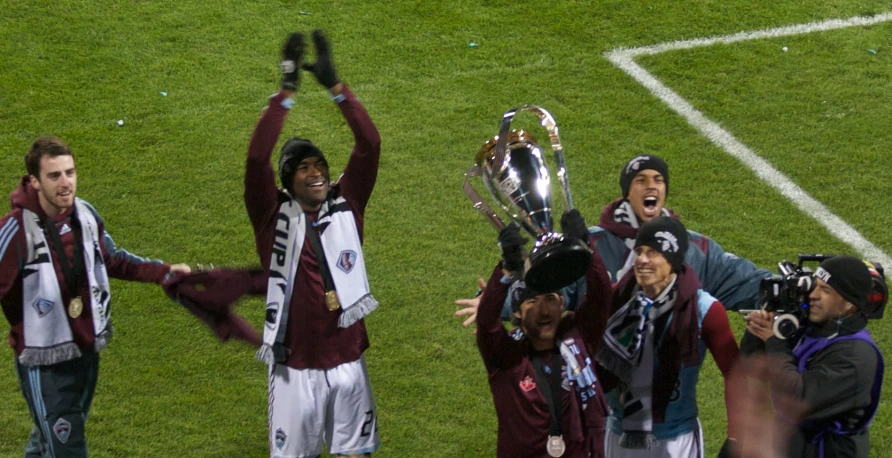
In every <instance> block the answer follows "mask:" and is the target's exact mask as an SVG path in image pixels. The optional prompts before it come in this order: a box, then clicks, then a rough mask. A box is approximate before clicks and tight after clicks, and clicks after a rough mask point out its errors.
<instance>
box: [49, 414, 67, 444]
mask: <svg viewBox="0 0 892 458" xmlns="http://www.w3.org/2000/svg"><path fill="white" fill-rule="evenodd" d="M53 433H55V434H56V438H58V439H59V442H61V443H63V444H64V443H66V442H68V436H70V435H71V423H68V421H67V420H65V419H64V418H60V419H58V420H56V424H55V425H53Z"/></svg>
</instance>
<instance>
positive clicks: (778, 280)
mask: <svg viewBox="0 0 892 458" xmlns="http://www.w3.org/2000/svg"><path fill="white" fill-rule="evenodd" d="M833 256H834V255H825V254H800V255H799V263H798V264H793V263H792V262H790V261H787V260H786V259H785V260H783V261H781V262H779V263H778V264H777V267H778V272H780V275H773V276H771V277H769V278H765V279H763V280H762V282H761V284H760V285H759V304H760V306H761V307H762V310H765V311H766V312H774V317H775V318H774V324H773V325H772V330H773V331H774V335H775V336H776V337H777V338H779V339H787V338H790V337H792V336H793V335H795V334H796V331H797V330H798V329H799V327H800V323H801V322H803V321H805V320H807V319H808V296H809V295H810V294H811V292H812V290H813V289H814V287H815V278H814V273H813V272H812V271H811V269H810V268H808V267H803V263H806V262H817V263H820V262H822V261H824V260H826V259H829V258H832V257H833ZM864 264H865V265H866V266H867V269H868V271H869V272H870V291H869V292H868V295H867V303H866V304H865V306H864V308H863V309H862V310H861V311H862V312H863V313H864V316H866V317H867V319H871V320H875V319H880V318H882V317H883V313H884V312H885V310H886V302H887V300H888V298H889V289H888V287H887V286H886V279H885V277H884V276H883V275H884V271H883V266H882V265H880V263H878V262H870V261H864Z"/></svg>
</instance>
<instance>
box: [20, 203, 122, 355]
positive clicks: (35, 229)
mask: <svg viewBox="0 0 892 458" xmlns="http://www.w3.org/2000/svg"><path fill="white" fill-rule="evenodd" d="M73 218H77V220H78V222H79V223H80V228H81V230H80V235H81V239H80V240H79V241H78V240H75V243H81V244H83V245H82V246H83V250H82V251H83V258H84V259H83V260H84V271H85V273H86V277H87V278H86V280H87V285H88V288H89V291H90V297H89V298H82V300H83V302H84V304H85V305H87V303H88V301H89V306H90V309H91V312H92V318H93V331H94V335H95V337H96V339H95V344H94V349H95V351H97V352H98V351H101V350H102V349H103V348H105V347H106V345H108V339H109V338H110V337H111V333H112V328H111V322H110V310H109V301H110V299H111V294H110V291H109V286H108V273H107V272H106V270H105V262H104V261H103V258H102V252H101V250H100V248H99V243H100V242H99V225H98V224H97V222H96V218H95V217H94V216H93V213H92V212H91V211H90V209H88V208H87V206H86V204H85V202H84V201H83V200H81V199H79V198H75V202H74V214H73V215H72V219H73ZM22 222H23V225H24V230H25V237H26V240H27V247H28V248H27V250H28V252H27V256H26V261H25V265H24V267H23V272H22V299H23V302H22V303H23V305H24V307H23V320H22V321H23V324H24V337H25V349H24V350H22V353H21V355H19V362H20V363H21V364H23V365H25V366H44V365H50V364H56V363H60V362H63V361H69V360H72V359H75V358H78V357H80V356H81V354H82V353H81V350H80V348H78V346H77V344H75V343H74V335H73V333H72V331H71V326H70V325H69V324H68V320H69V318H68V310H67V305H68V304H64V303H63V300H62V292H61V290H60V289H59V279H58V278H57V275H56V269H55V267H54V264H53V257H52V254H51V253H50V249H49V245H48V244H47V241H46V235H45V233H44V231H43V228H42V227H41V222H40V217H39V216H38V215H37V214H36V213H34V212H32V211H30V210H28V209H24V210H23V211H22ZM59 262H65V261H64V260H59ZM68 293H69V294H70V295H71V297H72V298H74V297H77V296H78V291H69V292H68ZM73 319H77V318H73Z"/></svg>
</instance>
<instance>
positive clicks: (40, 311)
mask: <svg viewBox="0 0 892 458" xmlns="http://www.w3.org/2000/svg"><path fill="white" fill-rule="evenodd" d="M34 309H35V310H37V316H39V317H40V318H43V317H45V316H46V314H47V313H50V311H51V310H53V301H48V300H46V299H41V298H40V297H38V298H37V299H35V300H34Z"/></svg>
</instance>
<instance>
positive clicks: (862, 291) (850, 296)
mask: <svg viewBox="0 0 892 458" xmlns="http://www.w3.org/2000/svg"><path fill="white" fill-rule="evenodd" d="M815 277H817V278H820V279H821V280H824V281H825V282H827V284H828V285H830V287H831V288H833V289H834V290H835V291H836V292H837V293H839V295H840V296H842V298H843V299H845V300H847V301H849V302H851V303H852V304H853V305H855V307H858V309H862V308H864V305H865V304H866V303H867V293H868V292H869V290H870V271H869V270H867V265H865V264H864V261H862V260H860V259H858V258H856V257H853V256H834V257H832V258H830V259H828V260H826V261H824V262H822V263H821V265H820V267H818V270H816V271H815Z"/></svg>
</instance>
